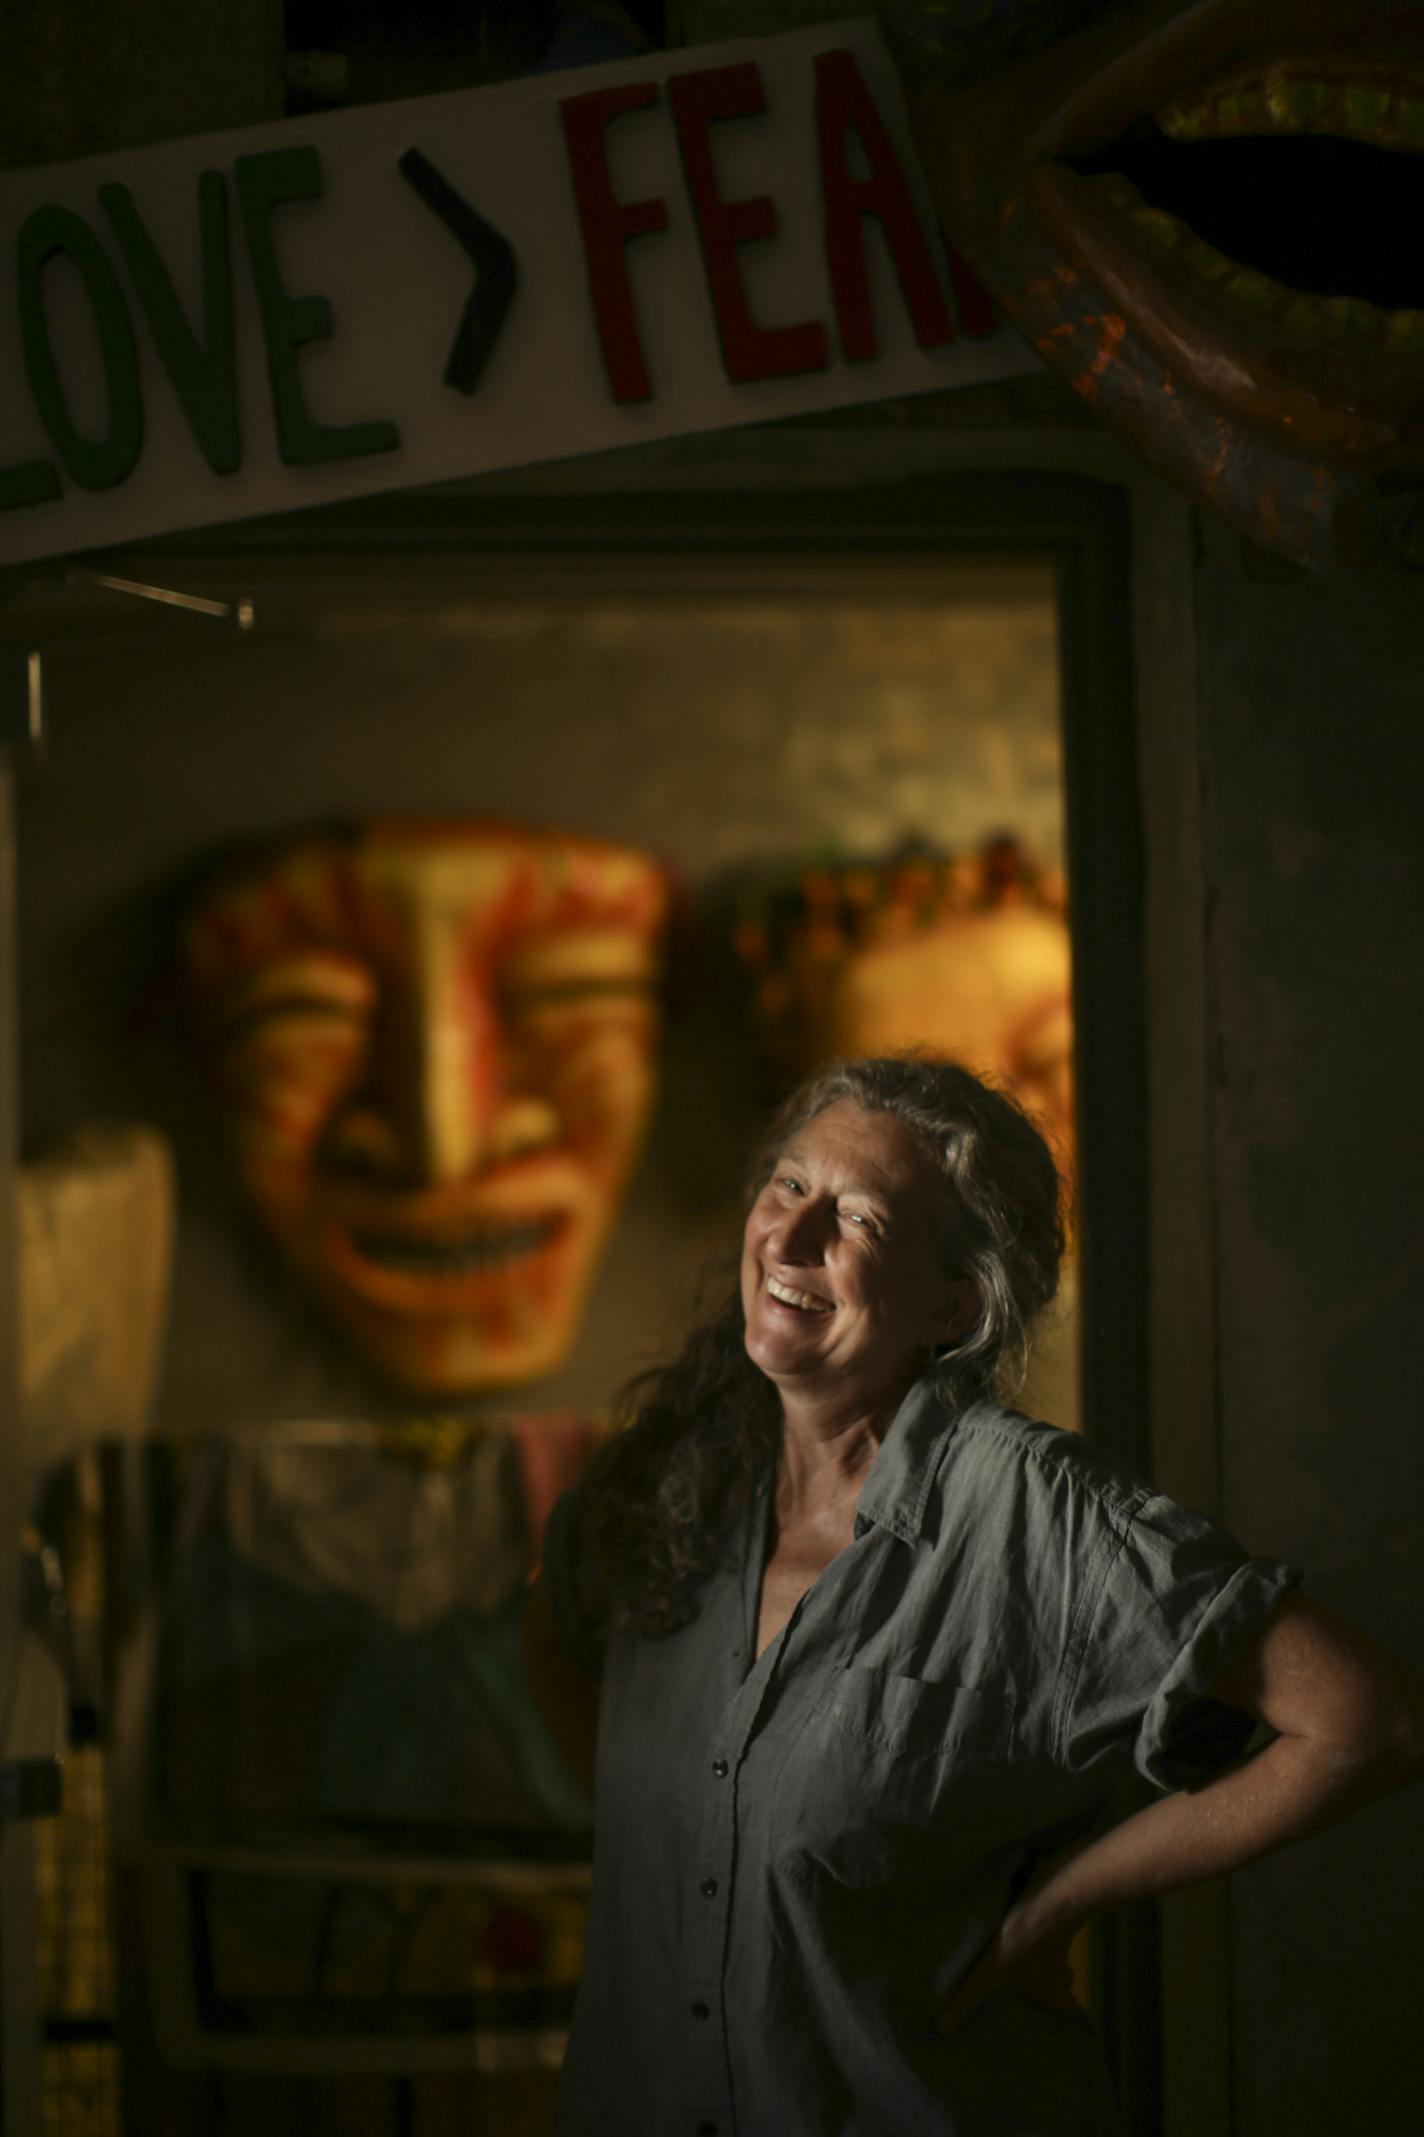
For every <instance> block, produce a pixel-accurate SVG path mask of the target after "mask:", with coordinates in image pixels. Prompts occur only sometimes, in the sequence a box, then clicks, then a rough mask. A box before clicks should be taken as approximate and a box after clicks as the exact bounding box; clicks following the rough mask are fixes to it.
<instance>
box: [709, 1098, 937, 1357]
mask: <svg viewBox="0 0 1424 2137" xmlns="http://www.w3.org/2000/svg"><path fill="white" fill-rule="evenodd" d="M938 1192H939V1189H938V1182H937V1178H936V1174H935V1168H934V1164H933V1161H932V1160H931V1158H930V1156H929V1155H928V1153H927V1152H926V1151H925V1149H924V1148H923V1147H922V1145H921V1143H920V1141H919V1139H918V1137H917V1136H916V1135H915V1134H914V1132H913V1131H912V1130H911V1129H910V1128H908V1127H907V1126H906V1124H905V1123H904V1122H903V1121H901V1120H897V1119H896V1118H895V1117H894V1116H893V1115H891V1114H888V1113H870V1112H866V1111H865V1110H864V1109H863V1108H862V1107H860V1106H856V1105H851V1104H848V1103H845V1102H840V1103H837V1104H835V1105H831V1106H827V1107H826V1109H825V1111H824V1112H822V1113H818V1114H817V1115H816V1116H815V1117H814V1118H813V1119H812V1120H810V1121H808V1122H807V1123H806V1125H805V1126H804V1127H803V1128H802V1129H801V1130H800V1132H799V1133H798V1134H797V1135H796V1136H795V1137H794V1139H793V1140H792V1142H791V1143H790V1144H789V1145H788V1147H787V1148H786V1149H785V1150H783V1151H782V1152H781V1153H780V1155H779V1157H778V1159H777V1162H776V1164H775V1165H774V1166H773V1167H772V1171H771V1177H770V1179H768V1181H767V1182H766V1185H765V1186H764V1187H763V1188H762V1191H761V1193H760V1194H759V1195H758V1196H757V1199H756V1201H755V1202H754V1203H753V1205H752V1208H751V1212H750V1214H749V1216H748V1218H747V1225H746V1233H745V1237H744V1244H743V1254H742V1307H743V1311H744V1313H745V1315H746V1324H747V1328H746V1346H747V1354H748V1356H749V1357H750V1358H751V1360H752V1362H753V1364H755V1365H757V1366H758V1367H760V1369H761V1371H762V1372H764V1373H765V1374H766V1375H767V1376H768V1378H770V1379H772V1380H774V1381H778V1382H782V1383H784V1384H785V1385H786V1386H787V1387H788V1388H789V1387H790V1386H792V1385H793V1384H794V1385H796V1386H797V1387H798V1388H800V1389H802V1390H803V1391H809V1389H810V1388H811V1386H813V1385H819V1383H820V1381H821V1380H822V1378H825V1377H827V1376H829V1378H831V1379H833V1380H834V1383H835V1386H836V1388H837V1390H838V1392H840V1393H844V1392H845V1391H846V1389H847V1387H848V1386H859V1385H861V1384H863V1385H864V1386H865V1387H867V1388H871V1387H876V1388H880V1389H882V1390H883V1389H884V1388H887V1387H890V1386H895V1387H897V1388H899V1387H901V1386H903V1384H904V1382H905V1380H906V1379H907V1378H913V1377H914V1375H915V1374H916V1373H917V1372H918V1371H919V1370H920V1367H921V1366H922V1364H923V1362H924V1360H925V1358H926V1357H927V1355H928V1353H929V1352H930V1350H932V1349H933V1348H934V1347H935V1346H936V1345H937V1344H938V1343H941V1342H943V1341H944V1340H945V1339H946V1337H947V1335H948V1333H949V1325H948V1324H949V1321H950V1319H951V1317H952V1316H951V1308H952V1304H953V1296H954V1294H955V1293H956V1292H957V1291H958V1289H959V1288H960V1287H959V1286H957V1285H956V1284H955V1283H954V1280H953V1279H952V1278H951V1277H949V1276H948V1275H947V1274H946V1272H945V1270H944V1267H943V1264H942V1261H941V1242H940V1239H939V1236H938V1231H937V1226H936V1214H935V1213H936V1198H937V1195H938ZM828 1391H829V1390H828Z"/></svg>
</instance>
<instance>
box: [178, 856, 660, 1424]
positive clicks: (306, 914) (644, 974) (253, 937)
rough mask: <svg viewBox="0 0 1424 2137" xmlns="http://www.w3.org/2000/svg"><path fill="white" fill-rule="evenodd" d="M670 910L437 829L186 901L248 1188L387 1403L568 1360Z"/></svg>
mask: <svg viewBox="0 0 1424 2137" xmlns="http://www.w3.org/2000/svg"><path fill="white" fill-rule="evenodd" d="M666 906H667V882H666V877H665V875H664V872H663V870H662V869H661V867H660V866H659V864H658V863H657V862H656V861H654V860H653V859H652V858H651V857H650V856H648V855H646V854H642V853H639V852H636V851H635V850H633V849H632V848H629V847H622V846H615V845H612V844H609V843H606V842H603V841H599V840H594V839H588V838H580V837H576V836H574V835H572V834H569V835H565V834H561V833H558V832H553V831H534V830H529V829H525V828H523V827H521V826H517V825H510V824H495V823H439V822H408V823H377V824H370V825H366V826H364V827H362V828H361V829H359V830H353V831H351V832H349V833H344V834H319V835H312V836H309V837H298V838H295V839H290V840H286V841H284V842H282V843H280V844H278V845H276V846H273V847H268V848H264V849H261V850H259V851H257V852H253V853H249V854H246V855H244V856H241V857H239V858H238V859H237V860H236V861H234V862H232V863H230V864H229V865H228V866H227V867H225V868H224V869H223V870H221V871H220V872H219V873H218V874H216V875H214V876H212V877H210V878H209V879H207V880H206V881H205V882H204V883H203V884H202V885H201V886H200V888H199V890H198V891H197V893H196V894H195V895H194V897H193V898H192V900H191V901H190V904H189V906H188V909H187V912H186V917H185V922H184V928H183V935H182V946H181V947H182V967H183V978H184V991H185V999H186V1003H187V1007H188V1010H189V1015H190V1023H191V1030H192V1035H193V1038H194V1040H195V1043H196V1044H197V1046H198V1048H199V1051H200V1053H201V1055H202V1057H203V1059H204V1060H205V1062H206V1064H207V1066H208V1069H209V1072H210V1075H211V1079H212V1083H213V1087H214V1090H215V1092H216V1095H217V1096H218V1098H219V1100H220V1102H221V1103H222V1105H223V1107H224V1109H225V1111H226V1114H227V1117H228V1121H229V1124H230V1129H231V1140H232V1147H233V1152H234V1156H235V1159H236V1164H237V1170H238V1174H239V1177H240V1179H241V1182H242V1185H243V1187H244V1189H245V1191H246V1193H247V1194H248V1196H249V1198H250V1199H251V1201H252V1202H253V1204H254V1206H255V1208H256V1210H257V1212H258V1214H259V1216H260V1217H261V1219H262V1221H263V1223H264V1225H265V1226H266V1228H267V1230H268V1231H269V1232H270V1233H271V1235H272V1237H273V1238H274V1239H275V1241H276V1242H277V1245H278V1246H279V1247H280V1248H281V1250H282V1252H283V1253H284V1254H285V1255H286V1256H287V1258H288V1260H289V1261H290V1262H291V1263H292V1265H293V1266H294V1267H295V1268H296V1269H297V1270H298V1272H299V1273H300V1274H301V1275H302V1276H303V1277H304V1278H305V1280H306V1281H307V1282H308V1283H309V1284H310V1286H311V1288H312V1289H313V1290H314V1291H315V1292H316V1294H317V1295H318V1296H319V1297H320V1298H321V1299H322V1301H323V1302H324V1303H325V1305H326V1306H327V1307H328V1308H329V1310H330V1311H331V1312H332V1313H333V1314H334V1315H335V1316H336V1318H337V1319H338V1320H339V1321H340V1322H341V1323H342V1324H343V1325H344V1326H345V1328H346V1329H347V1330H348V1332H349V1333H350V1334H351V1335H352V1336H353V1337H354V1338H355V1340H356V1341H357V1343H358V1344H359V1345H360V1346H361V1348H362V1350H363V1351H364V1352H365V1353H366V1355H367V1356H368V1357H369V1358H370V1359H371V1360H372V1361H373V1362H374V1363H375V1364H376V1365H377V1366H378V1367H379V1368H380V1369H381V1371H382V1372H383V1373H384V1374H385V1375H386V1377H387V1378H388V1379H390V1380H391V1381H393V1382H394V1383H395V1385H396V1386H398V1387H401V1388H405V1389H409V1390H411V1391H413V1392H419V1393H425V1394H453V1393H458V1392H464V1391H468V1390H472V1389H478V1388H484V1387H502V1386H508V1385H511V1384H514V1383H518V1382H521V1381H525V1380H530V1379H534V1378H536V1377H537V1376H538V1375H539V1374H540V1373H542V1372H545V1371H547V1370H549V1369H550V1368H551V1367H552V1366H554V1365H555V1364H557V1363H558V1361H559V1360H560V1359H561V1358H562V1357H563V1355H564V1353H565V1351H566V1350H567V1348H568V1346H569V1344H570V1342H571V1341H572V1339H573V1335H574V1332H575V1330H576V1328H577V1325H578V1318H579V1315H580V1312H581V1310H582V1305H583V1300H584V1296H585V1294H586V1291H587V1288H588V1284H589V1282H590V1280H591V1278H592V1275H593V1272H594V1269H595V1266H596V1263H597V1258H598V1254H599V1251H600V1249H601V1247H602V1244H603V1241H604V1238H605V1237H606V1234H607V1231H608V1228H609V1226H610V1224H611V1222H612V1220H613V1216H614V1213H615V1210H616V1208H617V1204H618V1199H619V1196H620V1193H621V1191H622V1187H623V1183H624V1181H625V1179H626V1177H627V1174H628V1171H629V1169H630V1167H631V1165H632V1163H633V1160H634V1158H635V1157H636V1155H637V1151H638V1148H639V1145H640V1142H641V1138H642V1132H643V1128H644V1125H645V1122H646V1119H647V1114H648V1110H649V1107H650V1103H651V1099H652V1092H653V1083H654V1048H655V1044H656V1037H657V1000H656V982H657V977H658V946H659V941H660V936H661V931H662V925H663V920H664V915H665V912H666Z"/></svg>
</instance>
